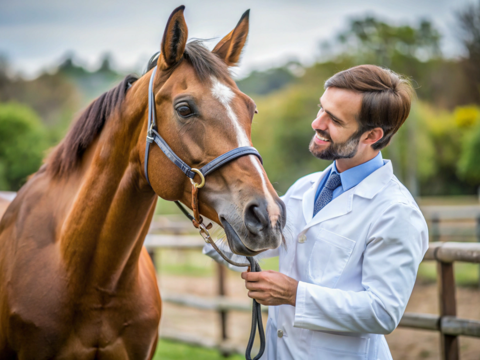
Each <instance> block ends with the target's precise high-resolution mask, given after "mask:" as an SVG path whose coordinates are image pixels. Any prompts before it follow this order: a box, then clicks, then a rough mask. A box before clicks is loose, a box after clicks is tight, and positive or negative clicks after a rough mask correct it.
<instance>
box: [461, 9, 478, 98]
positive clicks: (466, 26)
mask: <svg viewBox="0 0 480 360" xmlns="http://www.w3.org/2000/svg"><path fill="white" fill-rule="evenodd" d="M457 19H458V24H459V28H460V39H461V40H462V42H463V45H464V47H465V49H466V50H467V57H466V58H465V59H464V61H463V67H464V70H465V72H466V75H467V76H466V79H467V81H468V83H469V85H470V92H471V97H472V101H475V102H476V103H477V104H479V103H480V66H479V64H480V1H479V2H478V3H477V4H476V5H475V4H469V5H467V6H466V7H465V9H464V10H463V11H461V12H459V13H458V14H457Z"/></svg>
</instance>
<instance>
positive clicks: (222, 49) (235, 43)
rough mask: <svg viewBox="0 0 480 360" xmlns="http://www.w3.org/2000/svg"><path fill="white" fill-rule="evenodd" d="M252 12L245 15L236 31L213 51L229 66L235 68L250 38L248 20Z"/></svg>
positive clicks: (246, 12) (221, 41) (248, 11)
mask: <svg viewBox="0 0 480 360" xmlns="http://www.w3.org/2000/svg"><path fill="white" fill-rule="evenodd" d="M249 16H250V10H247V11H245V12H244V13H243V15H242V17H241V18H240V21H239V22H238V24H237V26H236V27H235V29H233V30H232V31H231V32H230V33H229V34H228V35H227V36H225V37H224V38H223V39H222V40H220V42H219V43H218V44H217V45H216V46H215V48H214V49H213V50H212V52H213V53H214V54H217V56H219V57H220V58H221V59H222V60H223V61H225V63H226V64H227V65H228V66H235V65H237V63H238V60H239V59H240V54H241V53H242V49H243V46H244V45H245V41H247V36H248V18H249Z"/></svg>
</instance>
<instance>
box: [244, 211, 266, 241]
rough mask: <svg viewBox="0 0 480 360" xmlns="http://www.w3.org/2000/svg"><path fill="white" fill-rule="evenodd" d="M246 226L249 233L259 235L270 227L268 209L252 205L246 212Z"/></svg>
mask: <svg viewBox="0 0 480 360" xmlns="http://www.w3.org/2000/svg"><path fill="white" fill-rule="evenodd" d="M245 226H246V227H247V229H248V231H250V232H251V233H253V234H255V235H258V234H259V233H260V232H261V231H262V230H263V229H264V228H267V227H268V214H267V209H266V208H263V207H262V206H259V205H258V204H251V205H249V206H248V207H247V209H246V211H245Z"/></svg>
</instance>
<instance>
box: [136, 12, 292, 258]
mask: <svg viewBox="0 0 480 360" xmlns="http://www.w3.org/2000/svg"><path fill="white" fill-rule="evenodd" d="M184 9H185V7H184V6H180V7H178V8H177V9H175V10H174V11H173V13H172V14H171V15H170V18H169V20H168V23H167V26H166V28H165V32H164V35H163V39H162V43H161V48H160V54H159V55H158V58H156V61H155V62H154V63H153V66H155V64H156V66H157V71H156V73H155V77H154V79H153V94H154V99H155V101H154V103H155V104H154V106H155V113H156V119H154V122H155V125H156V128H157V131H158V133H159V134H160V135H161V136H162V137H163V138H164V139H165V141H166V143H167V144H168V145H169V146H170V148H171V149H172V150H173V152H174V153H175V154H177V156H178V157H180V158H181V159H182V160H183V161H184V162H185V163H187V164H188V165H189V166H191V167H193V168H201V167H202V166H204V165H205V164H207V163H209V162H210V161H212V160H213V159H215V158H216V157H218V156H220V155H222V154H224V153H226V152H228V151H230V150H232V149H235V148H238V147H242V146H252V142H251V136H250V134H251V127H252V121H253V118H254V115H255V113H256V112H257V110H256V105H255V103H254V101H253V100H252V99H251V98H250V97H248V96H247V95H246V94H244V93H242V92H241V91H240V90H239V89H238V87H237V86H236V84H235V82H234V81H233V80H232V78H231V77H230V73H229V67H232V66H235V65H237V63H238V61H239V58H240V54H241V52H242V49H243V46H244V45H245V41H246V39H247V35H248V22H249V11H247V12H245V13H244V14H243V16H242V17H241V19H240V21H239V22H238V24H237V26H236V27H235V29H233V30H232V31H231V32H230V33H229V34H228V35H227V36H225V37H224V38H223V39H222V40H221V41H220V42H219V43H218V44H217V45H216V46H215V48H214V49H213V50H212V51H209V50H208V49H207V48H205V47H204V46H203V45H202V44H201V43H200V42H198V41H193V42H188V43H187V38H188V29H187V25H186V22H185V18H184V15H183V12H184ZM151 71H152V70H150V72H148V74H147V76H148V75H151ZM147 127H148V123H147V121H145V124H144V128H143V131H142V135H145V134H146V133H147ZM138 146H139V153H142V150H141V149H145V146H146V140H145V137H141V139H140V141H139V145H138ZM143 161H145V159H143ZM147 165H148V180H149V182H150V185H151V187H152V189H153V190H154V191H155V193H156V194H157V195H159V196H160V197H162V198H163V199H167V200H180V201H181V202H183V203H184V204H186V205H187V206H190V204H191V200H190V199H191V191H192V187H191V184H190V181H189V179H188V178H187V177H186V176H185V174H184V173H182V171H180V169H179V168H178V167H177V166H175V165H174V163H172V162H171V161H170V160H169V159H168V157H167V156H166V155H165V154H164V153H163V152H162V151H161V150H160V148H158V147H156V146H154V147H152V148H151V150H150V152H149V160H148V164H147ZM197 180H198V178H197ZM197 180H196V181H197ZM199 194H200V195H199V203H200V211H201V213H202V214H203V215H205V216H207V217H208V218H209V219H211V220H213V221H215V222H217V223H218V224H221V225H222V226H223V228H224V229H225V232H226V235H227V240H228V244H229V246H230V248H231V249H232V250H233V251H234V252H235V253H237V254H240V255H248V256H251V255H255V254H258V253H259V252H261V251H264V250H267V249H274V248H277V247H278V246H279V245H280V243H281V240H282V229H283V227H284V226H285V219H286V214H285V205H284V204H283V202H282V200H280V198H279V197H278V195H277V193H276V192H275V190H274V188H273V186H272V184H271V183H270V181H269V180H268V178H267V175H266V173H265V170H264V169H263V167H262V164H261V162H260V160H259V159H258V158H257V157H256V156H254V155H248V156H243V157H240V158H237V159H236V160H234V161H231V162H229V163H228V164H226V165H225V166H222V167H221V168H219V169H218V170H216V171H215V172H213V173H212V174H209V175H208V176H207V178H206V185H205V187H204V188H202V190H201V191H200V192H199Z"/></svg>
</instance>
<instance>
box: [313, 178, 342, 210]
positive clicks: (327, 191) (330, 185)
mask: <svg viewBox="0 0 480 360" xmlns="http://www.w3.org/2000/svg"><path fill="white" fill-rule="evenodd" d="M340 185H342V180H341V179H340V175H338V174H337V173H333V174H331V175H330V177H329V178H328V180H327V183H326V184H325V186H324V187H323V189H322V192H321V193H320V195H318V199H317V201H315V206H314V207H313V216H315V215H317V213H318V212H319V211H320V210H322V209H323V208H324V207H325V205H327V204H328V203H329V202H330V201H332V197H333V190H335V189H336V188H337V187H339V186H340Z"/></svg>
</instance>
